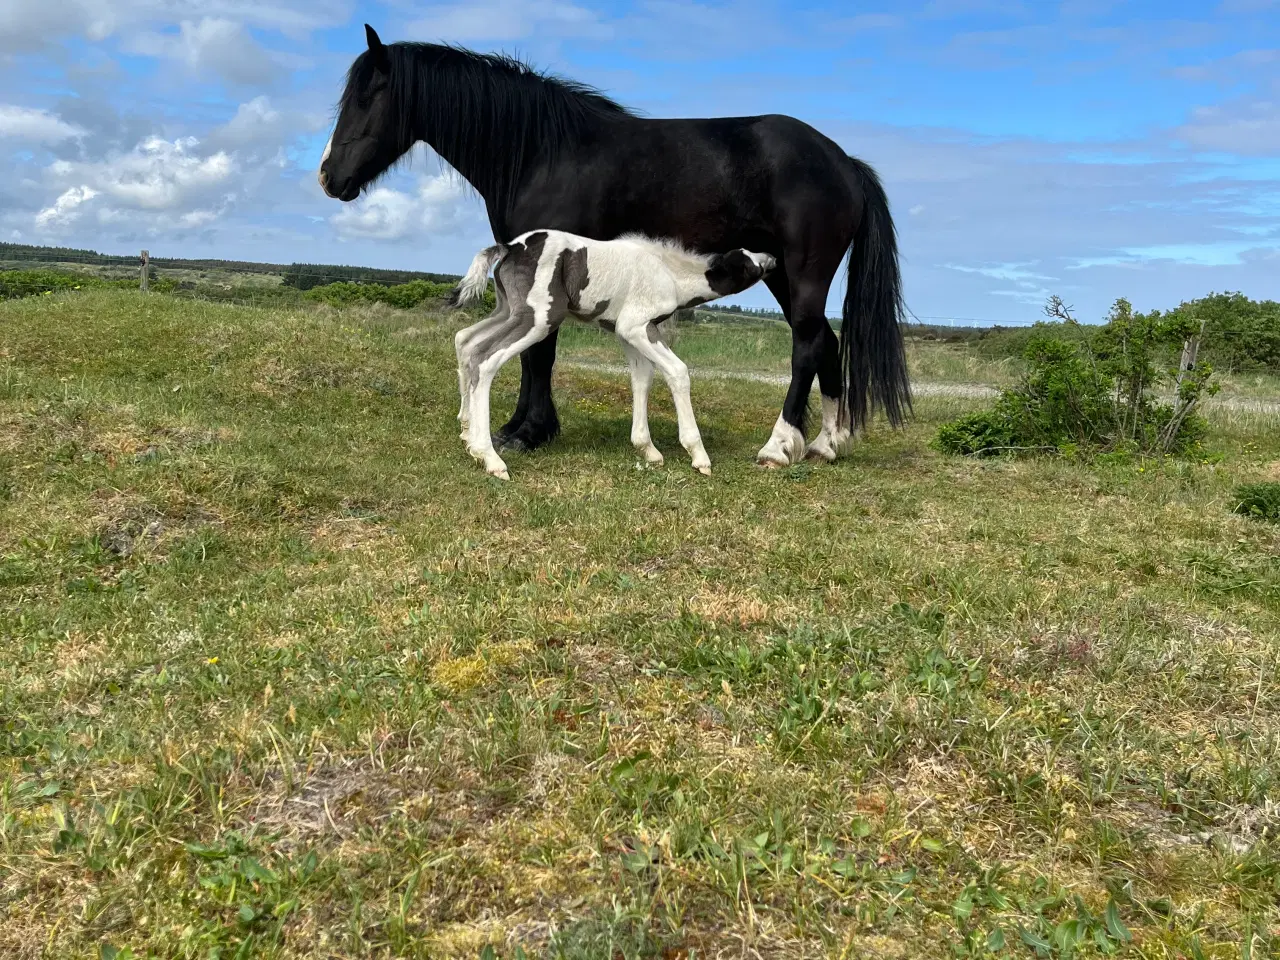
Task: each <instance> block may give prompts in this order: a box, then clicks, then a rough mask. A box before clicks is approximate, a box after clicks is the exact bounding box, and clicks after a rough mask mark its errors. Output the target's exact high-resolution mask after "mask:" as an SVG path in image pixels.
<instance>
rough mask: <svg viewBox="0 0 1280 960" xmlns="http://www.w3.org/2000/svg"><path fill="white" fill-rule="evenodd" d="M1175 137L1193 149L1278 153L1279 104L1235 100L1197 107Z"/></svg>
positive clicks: (1255, 153)
mask: <svg viewBox="0 0 1280 960" xmlns="http://www.w3.org/2000/svg"><path fill="white" fill-rule="evenodd" d="M1178 136H1179V137H1180V138H1181V139H1182V140H1184V141H1185V142H1186V143H1188V144H1190V145H1191V146H1193V147H1200V148H1201V149H1204V150H1219V151H1223V152H1226V153H1239V154H1245V155H1248V156H1275V155H1276V154H1277V153H1280V103H1273V102H1269V101H1262V100H1260V101H1252V102H1241V101H1236V102H1234V103H1232V104H1229V105H1227V106H1225V107H1199V108H1197V109H1196V110H1195V111H1193V113H1192V115H1191V120H1190V122H1189V123H1187V124H1185V125H1184V126H1183V127H1181V128H1180V129H1179V130H1178Z"/></svg>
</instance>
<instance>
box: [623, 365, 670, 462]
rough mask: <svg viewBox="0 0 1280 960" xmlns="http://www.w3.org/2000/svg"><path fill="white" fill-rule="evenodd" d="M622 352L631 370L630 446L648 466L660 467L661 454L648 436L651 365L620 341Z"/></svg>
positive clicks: (651, 380) (651, 379)
mask: <svg viewBox="0 0 1280 960" xmlns="http://www.w3.org/2000/svg"><path fill="white" fill-rule="evenodd" d="M622 351H623V353H625V354H626V355H627V366H628V367H630V368H631V445H632V446H633V447H635V448H636V450H638V451H639V452H640V455H641V456H642V457H644V460H645V463H647V464H649V465H650V466H654V467H660V466H662V453H661V451H659V450H658V448H657V447H655V446H654V445H653V437H652V436H651V435H650V434H649V388H650V387H651V386H652V385H653V363H652V362H651V361H650V360H649V358H648V357H646V356H644V355H643V354H641V353H640V351H638V350H637V349H636V348H635V347H633V346H631V344H629V343H627V341H626V340H623V341H622Z"/></svg>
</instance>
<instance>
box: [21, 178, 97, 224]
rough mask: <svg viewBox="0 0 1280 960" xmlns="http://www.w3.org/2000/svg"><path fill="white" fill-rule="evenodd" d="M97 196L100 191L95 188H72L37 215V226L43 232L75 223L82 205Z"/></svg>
mask: <svg viewBox="0 0 1280 960" xmlns="http://www.w3.org/2000/svg"><path fill="white" fill-rule="evenodd" d="M97 195H98V191H97V190H94V189H93V187H87V186H80V187H71V188H70V189H68V190H66V191H65V192H64V193H63V194H62V196H60V197H58V199H57V200H55V201H53V204H52V205H51V206H48V207H45V208H44V209H43V210H41V211H40V212H39V213H37V214H36V226H37V227H38V228H40V229H42V230H43V229H48V228H49V227H59V226H65V225H67V224H69V223H73V222H74V221H75V220H76V219H77V218H78V217H79V216H80V209H79V208H80V205H81V204H83V203H86V202H87V201H89V200H92V199H93V198H94V197H96V196H97ZM15 232H16V231H15Z"/></svg>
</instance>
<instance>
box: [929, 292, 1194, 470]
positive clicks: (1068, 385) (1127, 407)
mask: <svg viewBox="0 0 1280 960" xmlns="http://www.w3.org/2000/svg"><path fill="white" fill-rule="evenodd" d="M1064 326H1066V327H1072V326H1074V322H1073V321H1068V322H1067V323H1066V324H1064ZM1198 329H1199V323H1198V322H1196V321H1193V320H1192V319H1191V318H1188V317H1184V316H1177V315H1174V314H1169V315H1167V316H1166V315H1161V314H1159V313H1152V314H1145V315H1144V314H1135V313H1134V312H1133V309H1132V307H1130V305H1129V303H1128V301H1126V300H1117V301H1116V303H1115V306H1114V307H1113V308H1112V311H1111V315H1110V317H1109V319H1108V323H1107V325H1106V326H1105V327H1102V328H1101V329H1099V330H1098V331H1097V332H1096V333H1095V334H1093V335H1092V336H1090V337H1088V338H1080V337H1077V338H1074V339H1070V340H1068V339H1063V338H1060V337H1058V336H1056V335H1052V334H1049V333H1047V332H1045V331H1044V330H1040V331H1036V332H1035V333H1033V334H1032V335H1031V336H1030V337H1029V338H1028V339H1027V342H1026V347H1025V351H1024V358H1025V360H1026V363H1027V372H1026V374H1025V375H1024V376H1023V378H1022V380H1021V382H1019V384H1018V385H1017V386H1015V387H1013V388H1012V389H1009V390H1005V391H1004V392H1003V393H1001V395H1000V397H999V399H997V401H996V403H995V406H994V407H993V408H992V409H991V410H987V411H984V412H982V413H976V414H970V415H969V416H966V417H962V418H961V419H959V420H956V421H953V422H952V423H949V424H945V425H944V426H943V427H942V428H941V429H940V430H939V431H938V435H937V438H936V439H935V441H934V445H935V447H937V448H938V449H939V450H942V451H943V452H945V453H952V454H962V455H980V456H986V455H991V454H996V453H1006V452H1053V451H1062V450H1065V449H1073V450H1074V449H1079V450H1084V451H1090V450H1092V451H1097V452H1105V451H1109V450H1118V449H1132V450H1135V451H1137V452H1141V453H1176V452H1181V451H1184V450H1186V449H1188V448H1190V447H1191V446H1192V445H1193V444H1194V443H1195V441H1197V440H1198V439H1199V438H1200V437H1201V436H1202V435H1203V432H1204V421H1203V420H1202V419H1201V418H1200V417H1198V416H1197V415H1196V414H1195V410H1196V408H1197V407H1198V405H1199V403H1200V399H1201V397H1202V396H1203V395H1204V394H1205V393H1212V392H1214V391H1215V390H1216V385H1213V384H1211V383H1210V376H1211V374H1212V369H1211V368H1210V367H1209V366H1208V364H1205V363H1197V364H1196V365H1195V366H1194V368H1192V369H1191V370H1186V371H1182V373H1181V376H1180V377H1179V376H1178V372H1177V369H1176V367H1177V364H1176V363H1175V364H1173V368H1172V369H1170V366H1169V364H1167V363H1166V362H1164V361H1165V360H1166V358H1167V357H1169V356H1172V355H1174V354H1175V353H1176V354H1177V355H1178V356H1179V357H1180V356H1181V346H1182V343H1183V341H1184V340H1185V338H1186V337H1187V336H1189V335H1190V334H1191V333H1193V332H1194V331H1195V330H1198ZM1175 377H1177V390H1176V396H1174V397H1173V399H1172V402H1163V401H1160V400H1158V399H1157V398H1156V396H1155V395H1154V392H1153V391H1154V389H1155V388H1156V387H1157V386H1158V385H1160V384H1161V383H1164V382H1167V381H1169V380H1170V379H1173V378H1175Z"/></svg>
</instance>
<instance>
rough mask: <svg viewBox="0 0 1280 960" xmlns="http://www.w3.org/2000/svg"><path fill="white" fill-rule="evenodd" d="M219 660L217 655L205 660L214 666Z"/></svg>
mask: <svg viewBox="0 0 1280 960" xmlns="http://www.w3.org/2000/svg"><path fill="white" fill-rule="evenodd" d="M217 662H218V658H217V657H210V658H209V659H208V660H206V661H205V663H207V664H209V666H213V665H214V664H215V663H217Z"/></svg>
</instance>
